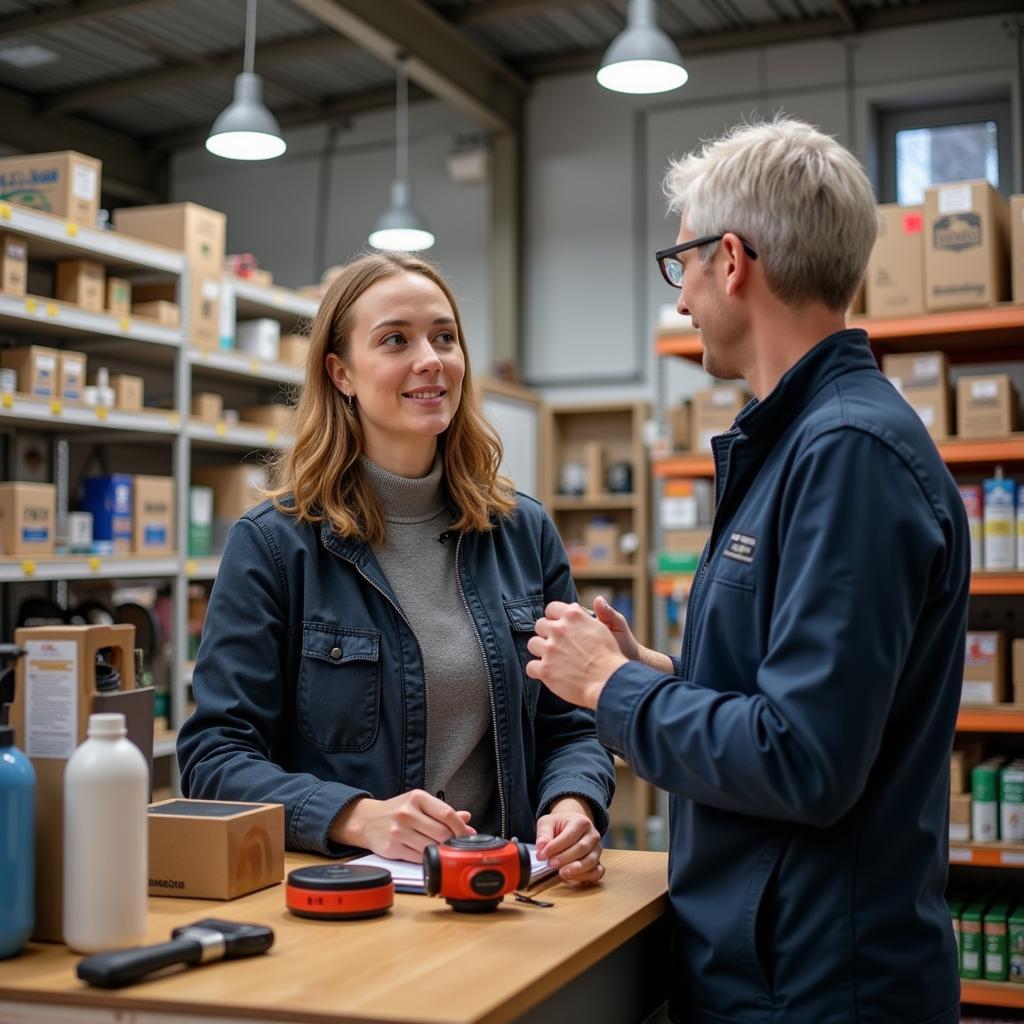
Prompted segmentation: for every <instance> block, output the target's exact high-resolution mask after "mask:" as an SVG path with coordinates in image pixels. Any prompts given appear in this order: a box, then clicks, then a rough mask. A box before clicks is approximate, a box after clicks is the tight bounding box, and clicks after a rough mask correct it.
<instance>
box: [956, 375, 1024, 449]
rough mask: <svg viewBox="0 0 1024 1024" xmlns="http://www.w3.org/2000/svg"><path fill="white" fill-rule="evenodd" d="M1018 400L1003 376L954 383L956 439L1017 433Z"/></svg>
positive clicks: (1012, 388) (986, 376)
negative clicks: (1015, 431) (958, 437)
mask: <svg viewBox="0 0 1024 1024" xmlns="http://www.w3.org/2000/svg"><path fill="white" fill-rule="evenodd" d="M1019 403H1020V398H1019V397H1018V395H1017V389H1016V388H1015V387H1014V386H1013V381H1011V380H1010V378H1009V377H1008V376H1007V375H1006V374H1005V373H991V374H986V375H984V376H980V375H979V376H973V377H961V378H960V379H959V380H958V381H957V382H956V423H957V434H958V435H959V436H960V437H1002V436H1003V435H1004V434H1010V433H1012V432H1013V431H1014V430H1016V429H1017V411H1018V407H1019Z"/></svg>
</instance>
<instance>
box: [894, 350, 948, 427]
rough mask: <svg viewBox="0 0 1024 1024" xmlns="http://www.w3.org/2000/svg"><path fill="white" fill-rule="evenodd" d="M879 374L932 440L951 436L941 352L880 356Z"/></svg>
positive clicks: (944, 361)
mask: <svg viewBox="0 0 1024 1024" xmlns="http://www.w3.org/2000/svg"><path fill="white" fill-rule="evenodd" d="M882 373H884V374H885V375H886V377H888V378H889V380H890V381H892V384H893V386H894V387H895V388H896V390H897V391H899V393H900V394H901V395H902V396H903V397H904V398H905V399H906V400H907V402H908V404H909V405H910V407H911V408H912V409H913V410H914V412H916V413H917V415H918V416H920V417H921V422H922V423H923V424H924V425H925V427H926V428H927V430H928V433H929V434H930V435H931V436H932V437H934V438H936V439H942V438H946V437H949V436H950V435H951V434H952V433H953V389H952V388H951V387H950V384H949V364H948V362H947V360H946V354H945V353H944V352H914V353H910V354H907V355H903V354H901V355H884V356H882Z"/></svg>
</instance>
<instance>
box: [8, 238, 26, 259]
mask: <svg viewBox="0 0 1024 1024" xmlns="http://www.w3.org/2000/svg"><path fill="white" fill-rule="evenodd" d="M7 255H8V256H10V258H11V259H12V260H23V259H24V258H25V246H24V245H23V244H22V243H21V242H8V243H7Z"/></svg>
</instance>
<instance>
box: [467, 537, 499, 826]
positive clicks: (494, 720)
mask: <svg viewBox="0 0 1024 1024" xmlns="http://www.w3.org/2000/svg"><path fill="white" fill-rule="evenodd" d="M462 536H463V531H462V530H460V531H459V539H458V540H457V541H456V542H455V582H456V583H457V584H458V586H459V597H461V598H462V604H463V606H464V607H465V609H466V614H467V615H468V616H469V621H470V622H472V623H473V632H474V633H475V634H476V642H477V646H478V647H479V648H480V659H481V660H482V661H483V663H484V671H485V672H486V673H487V696H488V698H489V699H490V702H491V730H492V732H493V733H494V766H495V768H496V769H497V772H498V804H499V806H500V808H501V837H502V839H504V838H505V833H506V831H507V829H506V820H505V787H504V786H503V785H502V782H501V752H500V751H499V750H498V707H497V705H496V704H495V701H494V680H493V679H492V678H491V668H490V665H488V663H487V650H486V648H485V647H484V642H483V639H482V638H481V636H480V630H479V629H478V628H477V624H476V619H474V618H473V612H472V611H471V610H470V607H469V601H467V600H466V592H465V590H463V589H462V562H461V561H460V560H459V555H460V553H461V551H462Z"/></svg>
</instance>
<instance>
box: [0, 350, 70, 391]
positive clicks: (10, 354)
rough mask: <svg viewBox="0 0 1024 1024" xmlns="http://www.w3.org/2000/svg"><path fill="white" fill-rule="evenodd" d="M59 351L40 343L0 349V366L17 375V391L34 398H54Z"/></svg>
mask: <svg viewBox="0 0 1024 1024" xmlns="http://www.w3.org/2000/svg"><path fill="white" fill-rule="evenodd" d="M59 360H60V353H59V352H58V351H57V349H55V348H44V347H43V346H42V345H20V346H18V347H17V348H5V349H2V350H0V366H2V367H4V368H5V369H9V370H14V371H15V373H17V375H18V391H19V392H21V394H23V395H32V396H33V397H35V398H56V397H57V385H58V372H59V370H58V363H59Z"/></svg>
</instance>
